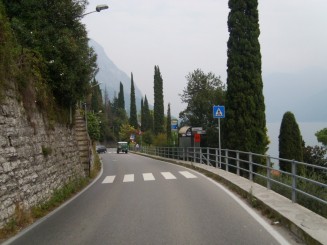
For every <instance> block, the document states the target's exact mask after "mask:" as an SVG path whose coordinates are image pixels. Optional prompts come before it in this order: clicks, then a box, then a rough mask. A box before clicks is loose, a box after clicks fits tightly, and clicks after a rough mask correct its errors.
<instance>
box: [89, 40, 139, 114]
mask: <svg viewBox="0 0 327 245" xmlns="http://www.w3.org/2000/svg"><path fill="white" fill-rule="evenodd" d="M89 45H90V46H91V47H93V49H94V51H95V53H96V54H97V64H98V67H99V72H98V74H97V75H96V80H97V81H98V82H101V85H100V88H101V90H102V92H104V90H105V88H107V91H108V93H109V99H110V101H111V102H112V101H113V99H114V97H115V96H116V97H118V93H119V83H120V82H122V84H123V85H124V97H125V109H126V111H127V113H128V116H129V110H130V92H131V78H130V76H128V75H127V74H126V73H125V72H123V71H121V70H120V69H119V68H118V67H117V66H116V65H115V64H114V63H113V62H112V61H111V60H110V58H109V57H108V56H107V54H106V53H105V51H104V49H103V47H102V46H101V45H100V44H98V43H97V42H95V41H94V40H92V39H91V40H90V42H89ZM134 87H135V98H136V107H137V110H138V112H140V107H141V98H142V96H143V95H142V93H141V91H140V89H139V88H138V87H137V81H135V78H134Z"/></svg>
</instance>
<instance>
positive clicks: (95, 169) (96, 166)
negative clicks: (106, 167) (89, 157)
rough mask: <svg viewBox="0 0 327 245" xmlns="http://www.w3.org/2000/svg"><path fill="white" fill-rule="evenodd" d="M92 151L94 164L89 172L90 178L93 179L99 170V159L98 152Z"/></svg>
mask: <svg viewBox="0 0 327 245" xmlns="http://www.w3.org/2000/svg"><path fill="white" fill-rule="evenodd" d="M93 152H95V154H94V165H93V168H92V169H91V173H90V177H91V179H94V178H95V177H96V176H97V175H98V173H99V172H100V170H101V161H100V157H99V154H98V153H96V151H95V150H94V151H93Z"/></svg>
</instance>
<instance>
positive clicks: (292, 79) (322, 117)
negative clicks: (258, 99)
mask: <svg viewBox="0 0 327 245" xmlns="http://www.w3.org/2000/svg"><path fill="white" fill-rule="evenodd" d="M263 81H264V95H265V102H266V117H267V122H280V121H281V120H282V117H283V115H284V113H285V112H286V111H291V112H293V113H294V115H295V117H296V120H297V121H298V122H327V109H326V105H327V72H326V71H302V72H301V73H297V74H283V73H274V74H270V75H266V76H264V77H263Z"/></svg>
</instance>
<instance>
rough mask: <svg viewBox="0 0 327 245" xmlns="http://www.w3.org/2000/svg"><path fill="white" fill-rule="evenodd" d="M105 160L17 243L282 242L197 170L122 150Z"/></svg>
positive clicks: (110, 151) (105, 156)
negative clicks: (86, 183) (87, 182)
mask: <svg viewBox="0 0 327 245" xmlns="http://www.w3.org/2000/svg"><path fill="white" fill-rule="evenodd" d="M101 157H102V160H103V174H102V175H101V177H100V178H99V179H98V180H97V181H96V182H95V183H94V184H93V185H92V186H91V187H90V188H88V189H87V190H86V191H85V192H83V193H82V194H81V195H79V196H78V197H77V198H75V199H74V200H73V201H71V202H70V203H68V204H67V205H66V206H65V207H63V208H61V209H60V210H59V211H57V212H55V213H54V214H53V215H51V216H50V217H48V218H46V219H44V221H42V222H40V223H39V224H37V225H34V226H33V227H32V228H31V229H29V230H28V231H25V232H23V233H22V234H21V235H20V236H19V237H18V238H16V239H15V240H14V241H12V242H11V243H10V244H24V245H28V244H31V245H32V244H33V245H37V244H47V245H50V244H56V245H58V244H69V245H71V244H78V245H80V244H91V245H96V244H119V245H121V244H206V245H207V244H233V245H234V244H251V245H255V244H260V245H262V244H280V240H279V242H278V241H277V240H276V239H275V238H274V237H273V235H272V234H274V233H271V232H268V231H269V229H270V228H269V229H265V228H264V227H263V226H262V224H261V223H260V222H258V220H257V219H254V218H253V217H252V216H251V215H250V214H249V213H248V212H247V211H246V210H245V209H244V208H243V207H241V205H240V204H239V203H238V202H236V201H235V200H234V199H233V198H232V197H231V196H230V195H228V194H226V192H225V191H224V190H222V189H221V188H219V187H218V186H217V185H215V184H214V183H213V182H212V181H209V180H208V179H207V178H206V177H204V176H202V175H200V174H198V173H196V172H193V171H192V170H189V169H186V168H183V167H180V166H177V165H173V164H169V163H165V162H162V161H157V160H153V159H150V158H146V157H142V156H138V155H134V154H130V153H129V154H116V153H115V149H110V150H109V151H108V152H107V153H105V154H101ZM268 226H269V224H268Z"/></svg>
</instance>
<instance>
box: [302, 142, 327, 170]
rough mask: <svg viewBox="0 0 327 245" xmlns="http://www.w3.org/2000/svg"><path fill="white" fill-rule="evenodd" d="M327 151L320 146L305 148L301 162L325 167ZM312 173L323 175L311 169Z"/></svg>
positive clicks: (326, 165)
mask: <svg viewBox="0 0 327 245" xmlns="http://www.w3.org/2000/svg"><path fill="white" fill-rule="evenodd" d="M326 154H327V149H326V148H324V147H322V146H317V145H316V146H314V147H312V146H306V147H304V149H303V161H304V162H305V163H309V164H312V165H316V166H320V167H327V159H326V157H325V156H326ZM312 172H318V173H323V171H322V170H318V169H313V170H312Z"/></svg>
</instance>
